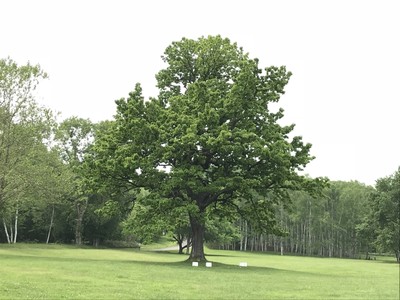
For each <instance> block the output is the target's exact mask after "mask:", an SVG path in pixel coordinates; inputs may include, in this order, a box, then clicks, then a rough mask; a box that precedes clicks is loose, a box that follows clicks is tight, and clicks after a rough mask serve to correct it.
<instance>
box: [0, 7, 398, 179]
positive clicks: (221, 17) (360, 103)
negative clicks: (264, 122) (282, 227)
mask: <svg viewBox="0 0 400 300" xmlns="http://www.w3.org/2000/svg"><path fill="white" fill-rule="evenodd" d="M399 8H400V4H399V3H398V1H396V0H393V1H391V0H380V1H368V0H367V1H362V0H352V1H344V0H343V1H340V0H339V1H337V0H336V1H318V0H313V1H311V0H305V1H261V0H260V1H256V0H247V1H232V0H230V1H225V0H220V1H215V0H214V1H209V0H203V1H184V0H182V1H177V0H169V1H161V0H160V1H155V0H154V1H122V0H113V1H94V0H93V1H90V0H87V1H78V0H69V1H51V0H36V1H20V0H1V1H0V10H1V12H2V13H1V18H0V33H1V39H0V57H1V58H6V57H7V56H10V57H11V58H12V59H13V60H15V61H17V62H18V63H19V64H25V63H26V62H27V61H30V62H31V63H33V64H37V63H39V64H40V65H41V67H42V68H43V69H44V70H45V71H46V72H47V73H48V74H49V77H50V79H49V80H47V81H46V82H43V83H42V86H41V88H40V89H39V94H38V101H39V102H40V103H41V104H44V105H46V106H49V107H50V108H52V109H54V110H56V111H60V112H61V113H62V118H67V117H70V116H72V115H76V116H79V117H83V118H90V119H91V120H92V121H95V122H97V121H101V120H105V119H111V118H112V116H113V115H114V114H115V103H114V100H116V99H119V98H121V97H126V96H127V95H128V93H129V92H130V91H132V90H133V89H134V86H135V83H136V82H140V83H141V84H142V86H143V93H144V95H145V96H146V97H149V96H156V95H157V89H156V88H155V84H156V80H155V77H154V76H155V74H156V73H157V72H158V71H159V70H160V69H161V68H163V67H164V66H163V63H162V60H161V58H160V56H161V55H162V54H163V52H164V50H165V48H166V47H167V46H168V45H169V44H170V43H171V42H172V41H177V40H180V39H181V38H182V37H187V38H194V39H196V38H198V37H200V36H202V35H203V36H207V35H216V34H220V35H221V36H223V37H228V38H229V39H230V40H231V41H233V42H237V43H238V45H239V46H242V47H243V48H244V50H245V51H246V52H249V53H250V56H251V57H258V58H259V59H260V66H263V67H267V66H270V65H277V66H280V65H286V66H287V69H288V70H290V71H292V72H293V76H292V78H291V80H290V82H289V84H288V86H287V89H286V94H285V95H284V96H283V97H282V99H281V101H280V103H279V106H281V107H283V108H284V109H285V112H286V113H285V117H284V119H283V121H284V122H286V123H287V124H290V123H295V124H296V125H297V126H296V128H295V130H294V134H295V135H302V136H303V137H304V141H305V142H310V143H312V144H313V148H312V149H311V153H312V154H313V155H315V156H316V157H317V158H316V159H315V160H314V161H313V162H312V163H310V165H309V166H308V167H307V169H306V172H307V173H309V174H310V175H311V176H312V177H314V176H328V177H329V178H330V179H333V180H358V181H360V182H363V183H366V184H374V182H375V180H376V179H378V178H380V177H384V176H388V175H390V174H392V173H394V171H395V170H397V168H398V166H399V165H400V139H399V129H400V118H399V111H400V109H399V100H400V97H399V96H400V95H399V94H400V92H399V76H398V72H399V70H400V59H399V55H398V53H400V46H399V45H400V43H399V42H398V29H399V28H400V19H399V18H398V11H399Z"/></svg>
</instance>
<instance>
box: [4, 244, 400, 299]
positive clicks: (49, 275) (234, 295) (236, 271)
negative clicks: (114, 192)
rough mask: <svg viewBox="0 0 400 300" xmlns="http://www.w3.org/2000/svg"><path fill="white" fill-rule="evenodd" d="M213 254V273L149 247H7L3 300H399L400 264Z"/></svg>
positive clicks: (226, 253) (23, 245)
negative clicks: (241, 266) (244, 265)
mask: <svg viewBox="0 0 400 300" xmlns="http://www.w3.org/2000/svg"><path fill="white" fill-rule="evenodd" d="M206 252H207V254H208V256H207V258H208V260H209V261H212V262H213V267H212V268H206V267H204V266H203V265H202V266H200V267H197V268H196V267H192V266H191V265H190V264H189V263H187V262H185V260H186V256H185V255H179V254H176V253H172V252H155V251H151V249H149V248H148V247H147V248H145V249H142V250H132V249H118V250H116V249H92V248H76V247H73V246H65V245H31V244H16V245H4V244H2V245H0V299H33V298H36V299H37V298H39V299H63V298H67V299H396V300H398V299H399V272H400V269H399V265H398V264H396V263H395V259H394V258H385V259H382V260H376V261H365V260H350V259H328V258H310V257H295V256H279V255H271V254H261V253H249V252H246V253H243V252H236V251H219V250H207V251H206ZM244 261H245V262H247V263H248V267H247V268H239V266H238V264H239V262H244Z"/></svg>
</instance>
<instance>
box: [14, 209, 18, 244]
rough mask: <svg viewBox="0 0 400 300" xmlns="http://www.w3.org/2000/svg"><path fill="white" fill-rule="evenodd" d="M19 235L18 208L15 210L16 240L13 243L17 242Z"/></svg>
mask: <svg viewBox="0 0 400 300" xmlns="http://www.w3.org/2000/svg"><path fill="white" fill-rule="evenodd" d="M17 235H18V206H17V209H16V210H15V220H14V240H13V243H14V244H15V243H16V242H17Z"/></svg>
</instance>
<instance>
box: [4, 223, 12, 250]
mask: <svg viewBox="0 0 400 300" xmlns="http://www.w3.org/2000/svg"><path fill="white" fill-rule="evenodd" d="M3 226H4V232H5V233H6V236H7V243H9V244H11V240H10V235H9V234H8V229H7V224H6V221H4V219H3Z"/></svg>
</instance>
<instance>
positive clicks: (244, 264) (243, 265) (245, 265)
mask: <svg viewBox="0 0 400 300" xmlns="http://www.w3.org/2000/svg"><path fill="white" fill-rule="evenodd" d="M239 267H247V262H241V263H239Z"/></svg>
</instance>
